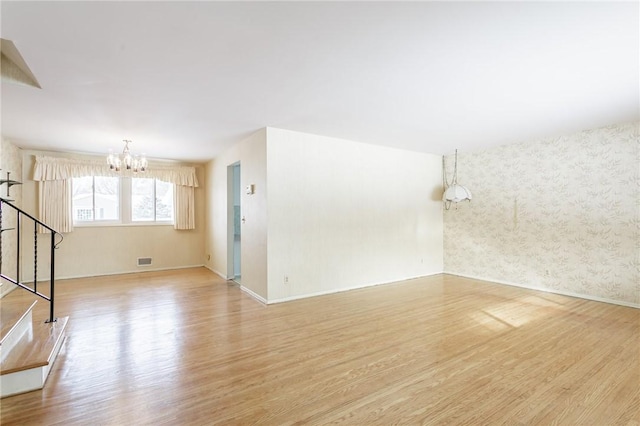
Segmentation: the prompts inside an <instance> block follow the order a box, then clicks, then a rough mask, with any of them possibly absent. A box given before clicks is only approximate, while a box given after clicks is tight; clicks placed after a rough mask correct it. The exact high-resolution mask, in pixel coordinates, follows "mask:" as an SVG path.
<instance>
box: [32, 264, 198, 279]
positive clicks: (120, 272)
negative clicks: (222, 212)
mask: <svg viewBox="0 0 640 426" xmlns="http://www.w3.org/2000/svg"><path fill="white" fill-rule="evenodd" d="M203 266H205V265H203V264H200V265H186V266H169V267H166V268H148V267H144V269H133V270H125V271H119V272H105V273H99V274H91V275H67V276H61V277H56V280H74V279H76V278H91V277H107V276H110V275H125V274H138V273H142V272H160V271H172V270H175V269H190V268H201V267H203ZM41 281H49V278H38V282H41Z"/></svg>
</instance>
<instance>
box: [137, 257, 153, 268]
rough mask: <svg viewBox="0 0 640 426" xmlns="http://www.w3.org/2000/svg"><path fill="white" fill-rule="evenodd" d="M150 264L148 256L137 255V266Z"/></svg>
mask: <svg viewBox="0 0 640 426" xmlns="http://www.w3.org/2000/svg"><path fill="white" fill-rule="evenodd" d="M149 265H151V258H150V257H139V258H138V266H149Z"/></svg>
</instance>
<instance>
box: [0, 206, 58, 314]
mask: <svg viewBox="0 0 640 426" xmlns="http://www.w3.org/2000/svg"><path fill="white" fill-rule="evenodd" d="M6 208H9V211H15V214H16V222H15V228H3V227H2V219H3V215H4V214H6V212H5V209H6ZM24 221H32V222H33V287H30V286H29V285H28V284H26V283H24V282H22V280H21V270H20V266H21V263H22V252H21V248H20V244H21V241H22V235H21V233H22V227H23V223H24ZM7 231H16V250H15V252H16V269H15V278H12V277H10V276H8V275H7V274H5V272H4V270H3V268H2V266H3V265H2V252H3V251H4V250H3V245H2V244H3V238H2V234H4V233H5V232H7ZM38 234H41V235H46V234H50V235H51V239H50V240H51V241H50V258H49V262H50V271H49V273H50V275H49V295H46V294H45V293H43V292H41V291H39V290H38ZM58 238H59V239H58ZM62 239H63V236H62V234H61V233H59V232H57V231H56V230H54V229H53V228H51V227H50V226H48V225H47V224H45V223H43V222H41V221H39V220H38V219H36V218H35V217H33V216H31V215H30V214H28V213H27V212H25V211H24V210H22V209H20V208H19V207H16V206H15V205H13V204H11V203H10V202H9V201H8V200H5V199H2V198H0V278H2V279H4V280H6V281H8V282H10V283H12V284H14V285H16V286H18V287H20V288H22V289H24V290H27V291H29V292H31V293H33V294H35V295H37V296H39V297H41V298H42V299H44V300H46V301H48V302H49V319H48V320H47V321H46V322H55V321H56V318H55V316H54V297H55V275H54V274H55V251H56V249H57V248H58V245H59V244H60V243H61V242H62ZM56 240H57V242H56Z"/></svg>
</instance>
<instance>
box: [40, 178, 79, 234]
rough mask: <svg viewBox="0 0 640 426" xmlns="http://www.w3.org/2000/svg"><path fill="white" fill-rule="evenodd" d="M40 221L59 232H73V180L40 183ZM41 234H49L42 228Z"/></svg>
mask: <svg viewBox="0 0 640 426" xmlns="http://www.w3.org/2000/svg"><path fill="white" fill-rule="evenodd" d="M38 196H39V204H40V206H39V211H40V220H41V221H42V222H44V223H46V224H47V226H50V227H51V228H53V229H55V230H56V231H58V232H71V231H73V216H72V214H71V180H70V179H62V180H45V181H41V182H39V185H38ZM40 232H41V233H42V232H49V231H48V230H46V229H45V228H42V227H40Z"/></svg>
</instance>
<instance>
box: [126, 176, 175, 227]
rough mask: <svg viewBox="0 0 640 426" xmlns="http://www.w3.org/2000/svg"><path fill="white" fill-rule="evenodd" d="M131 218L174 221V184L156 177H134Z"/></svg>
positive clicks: (134, 219)
mask: <svg viewBox="0 0 640 426" xmlns="http://www.w3.org/2000/svg"><path fill="white" fill-rule="evenodd" d="M131 220H133V221H136V222H137V221H172V220H173V185H172V184H170V183H168V182H163V181H160V180H156V179H150V178H133V179H132V180H131Z"/></svg>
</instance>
